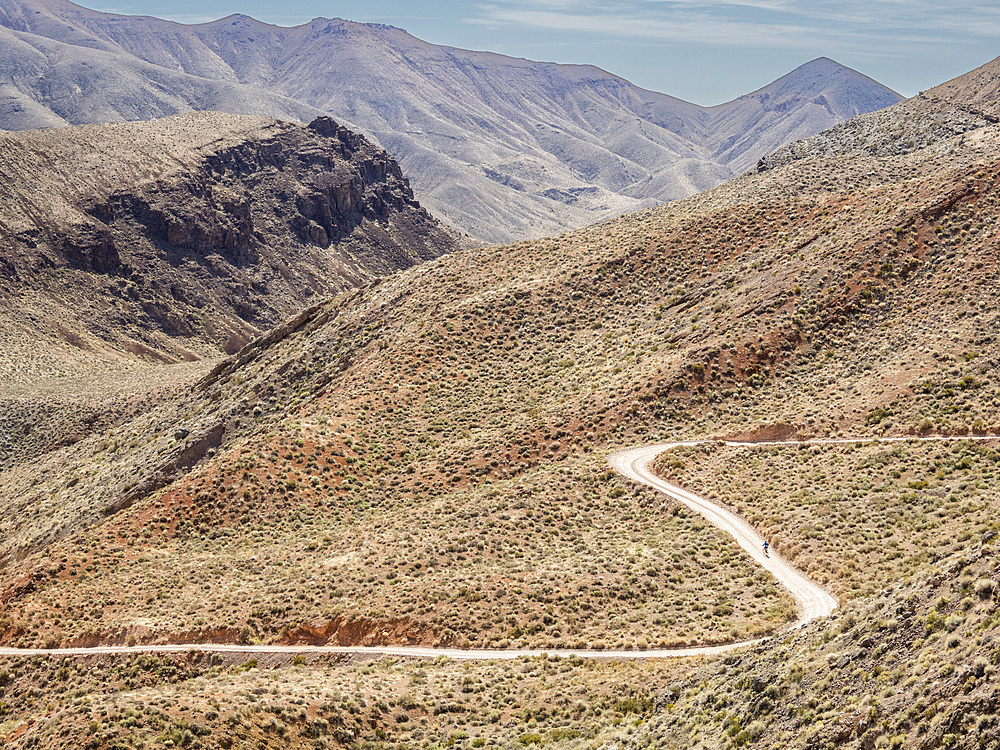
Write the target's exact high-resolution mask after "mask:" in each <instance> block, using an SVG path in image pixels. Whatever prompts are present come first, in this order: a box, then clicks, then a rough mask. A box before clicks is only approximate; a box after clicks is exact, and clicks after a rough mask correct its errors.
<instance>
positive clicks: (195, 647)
mask: <svg viewBox="0 0 1000 750" xmlns="http://www.w3.org/2000/svg"><path fill="white" fill-rule="evenodd" d="M997 439H1000V438H998V437H997V436H992V435H991V436H975V437H965V436H956V437H923V438H914V437H899V438H878V439H877V442H886V443H894V442H905V441H908V440H921V441H927V440H997ZM872 440H873V439H872V438H831V439H825V440H801V441H792V440H789V441H774V442H738V441H722V442H724V443H725V445H730V446H739V447H760V446H773V445H788V446H794V445H832V444H840V443H857V442H872ZM707 442H718V441H710V440H694V441H686V442H677V443H662V444H659V445H645V446H642V447H639V448H630V449H628V450H624V451H619V452H618V453H614V454H612V455H610V456H609V457H608V462H609V463H610V464H611V466H612V468H614V469H615V471H617V472H618V473H619V474H621V475H622V476H624V477H626V478H628V479H631V480H632V481H634V482H639V483H640V484H644V485H647V486H649V487H652V488H653V489H655V490H657V491H659V492H662V493H663V494H665V495H667V496H669V497H671V498H673V499H675V500H677V501H678V502H680V503H682V504H683V505H685V506H686V507H688V508H690V509H691V510H693V511H695V512H696V513H699V514H700V515H702V516H704V517H705V519H706V520H708V522H709V523H711V524H713V525H715V526H717V527H719V528H720V529H722V530H723V531H725V532H726V533H728V534H730V535H732V537H733V538H734V539H735V540H736V542H737V543H738V544H739V545H740V546H741V547H742V548H743V549H744V550H746V552H747V554H749V555H750V557H752V558H753V559H754V560H755V561H756V562H757V563H758V564H759V565H760V566H761V567H763V568H764V569H766V570H768V571H770V572H771V574H772V575H773V576H774V577H775V578H776V579H777V580H778V582H779V583H781V584H782V585H783V586H785V588H787V589H788V591H789V592H790V593H791V594H792V596H794V597H795V600H796V602H797V604H798V609H799V618H798V620H796V621H795V623H793V625H792V626H791V627H792V628H796V627H801V626H802V625H805V624H806V623H807V622H810V621H812V620H815V619H816V618H818V617H825V616H827V615H829V614H830V613H831V612H833V610H834V609H836V607H837V600H836V599H834V598H833V596H831V595H830V594H829V593H828V592H827V591H826V590H824V589H823V588H822V587H821V586H819V584H817V583H815V582H813V581H811V580H809V578H808V577H806V575H805V574H804V573H802V572H801V571H800V570H798V569H797V568H795V567H793V566H792V565H791V564H789V563H788V562H787V561H785V560H784V559H782V558H781V557H780V556H779V555H777V554H774V553H772V554H770V555H765V554H764V551H763V544H764V539H763V538H762V537H761V536H760V534H758V533H757V532H756V531H755V530H754V528H753V527H752V526H751V525H750V524H749V523H747V522H746V521H745V520H744V519H742V518H741V517H740V516H738V515H736V514H735V513H733V512H732V511H729V510H727V509H725V508H723V507H722V506H720V505H717V504H716V503H713V502H711V501H709V500H706V499H705V498H703V497H699V496H698V495H695V494H694V493H691V492H688V491H687V490H684V489H682V488H681V487H677V486H676V485H673V484H670V483H669V482H667V481H664V480H663V479H661V478H660V477H658V476H656V475H655V474H653V472H652V471H651V469H650V468H649V467H650V464H652V462H653V459H655V458H656V456H657V455H659V454H660V453H662V452H663V451H667V450H670V449H672V448H676V447H678V446H682V445H699V444H702V443H707ZM762 640H764V639H757V640H752V641H741V642H738V643H727V644H722V645H718V646H692V647H687V648H674V649H647V650H634V651H603V650H602V651H588V650H577V649H495V650H490V649H459V648H431V647H422V646H280V645H247V644H229V643H183V644H160V645H143V646H89V647H74V648H54V649H32V648H0V656H38V655H50V656H81V655H95V654H96V655H99V654H140V653H150V652H155V653H177V652H181V653H183V652H189V651H197V652H212V653H226V652H228V653H240V654H367V655H383V656H409V657H418V658H426V659H434V658H437V657H441V656H443V657H447V658H449V659H460V660H475V659H478V660H490V659H516V658H519V657H522V656H542V655H546V654H547V655H549V656H561V657H570V656H577V657H581V658H585V659H667V658H673V657H679V656H711V655H715V654H722V653H725V652H727V651H732V650H733V649H737V648H742V647H745V646H751V645H754V644H756V643H760V642H761V641H762Z"/></svg>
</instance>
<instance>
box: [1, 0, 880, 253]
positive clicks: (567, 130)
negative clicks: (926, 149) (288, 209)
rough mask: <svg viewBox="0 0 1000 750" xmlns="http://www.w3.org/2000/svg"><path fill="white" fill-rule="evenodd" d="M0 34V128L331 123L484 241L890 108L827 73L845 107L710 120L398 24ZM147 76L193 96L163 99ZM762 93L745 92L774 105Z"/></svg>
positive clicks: (585, 72)
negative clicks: (187, 114)
mask: <svg viewBox="0 0 1000 750" xmlns="http://www.w3.org/2000/svg"><path fill="white" fill-rule="evenodd" d="M0 23H3V24H5V25H7V26H17V27H18V28H20V29H21V30H20V31H18V32H10V31H9V30H8V31H7V32H6V33H7V34H8V35H10V34H15V35H16V34H20V35H21V36H20V37H17V39H16V44H18V45H20V47H19V48H18V49H22V50H23V51H22V52H20V53H15V52H14V51H13V50H12V45H14V44H15V42H11V43H10V44H9V45H8V49H7V53H6V54H4V52H3V48H2V47H0V62H2V63H4V64H6V65H7V66H8V67H9V68H11V69H14V70H16V69H17V62H18V60H20V59H22V58H25V57H26V56H29V57H31V59H32V60H34V63H33V65H34V66H35V67H34V68H33V69H32V70H33V71H34V72H31V71H28V72H25V73H24V74H18V75H16V76H14V77H13V78H12V81H13V83H12V84H10V85H8V86H7V88H6V89H4V91H6V93H7V95H8V98H9V100H8V103H7V104H6V105H4V103H3V101H2V100H0V125H3V126H5V127H26V126H30V125H31V124H32V122H34V123H36V124H41V125H48V124H57V123H59V122H61V121H64V120H66V119H69V120H74V117H75V118H76V120H79V119H81V118H83V119H91V120H93V119H102V118H103V119H115V118H116V117H124V118H125V119H136V118H137V117H142V114H141V111H142V110H143V107H145V108H146V111H147V116H150V115H153V116H156V115H164V114H172V113H174V112H175V111H179V110H180V109H182V108H184V107H187V106H190V107H193V108H195V109H204V108H222V109H229V110H236V111H238V112H239V113H256V114H264V115H268V116H275V117H279V118H282V119H288V118H291V119H300V120H303V119H305V120H311V119H313V118H314V117H315V116H317V115H318V114H319V113H320V112H328V113H330V114H331V115H332V116H333V117H335V118H336V119H337V120H338V121H341V122H344V123H345V124H346V125H348V126H350V127H351V128H353V129H355V130H359V131H361V132H363V133H365V134H366V135H367V136H369V137H370V138H372V139H373V140H374V141H375V142H377V143H379V144H380V145H382V146H383V147H384V148H386V149H387V150H388V151H390V152H391V153H392V154H393V155H394V156H395V157H396V158H397V160H399V161H400V163H401V165H402V167H403V170H404V172H405V173H406V174H407V175H408V176H409V177H410V178H411V180H412V182H413V185H414V189H415V191H416V193H417V196H418V198H419V199H420V200H421V201H422V202H423V203H424V204H425V205H426V206H427V207H428V208H429V209H430V210H431V211H432V212H433V213H434V214H435V215H437V216H439V217H441V218H443V219H445V220H446V221H449V222H450V223H451V224H452V225H454V226H458V227H460V228H461V229H462V230H463V231H465V232H467V233H469V234H472V235H474V236H477V237H480V238H482V239H485V240H487V241H491V242H502V241H508V240H511V239H520V238H525V237H538V236H542V235H545V234H551V233H554V232H558V231H563V230H565V229H567V228H570V227H577V226H581V225H584V224H589V223H592V222H594V221H597V220H600V219H604V218H608V217H610V216H613V215H617V214H620V213H623V212H626V211H629V210H635V209H639V208H643V207H646V206H649V205H653V204H654V203H658V202H663V201H666V200H673V199H676V198H680V197H685V196H687V195H690V194H692V193H694V192H698V191H700V190H703V189H705V188H708V187H712V186H714V185H717V184H719V183H720V182H722V181H724V180H726V179H729V178H730V177H732V176H733V175H734V174H737V173H739V172H740V171H743V170H744V169H746V168H748V167H750V166H753V164H754V163H756V161H757V160H758V159H759V158H760V157H762V156H764V154H765V152H769V151H772V150H774V148H776V147H778V146H781V145H784V144H785V143H787V142H788V141H789V140H793V139H796V138H799V137H802V136H805V135H811V134H813V133H815V132H817V131H818V130H822V129H824V128H826V127H828V126H830V125H832V124H834V123H835V122H839V121H840V120H842V119H845V118H846V117H848V116H851V115H853V114H855V113H856V111H857V110H858V108H859V106H860V107H861V108H863V109H869V108H871V107H878V106H884V105H887V104H891V103H894V102H895V101H898V98H899V97H898V95H897V94H895V93H894V92H891V91H889V90H888V89H885V88H884V87H881V86H880V85H879V84H876V83H874V82H873V81H871V79H868V78H866V77H863V76H861V75H860V74H858V73H856V72H855V71H850V69H847V68H843V67H842V66H841V67H840V68H838V69H837V70H839V71H840V72H839V73H838V74H837V75H834V76H833V77H834V78H835V79H836V78H838V76H840V77H841V78H844V80H845V81H847V83H845V84H843V85H844V86H845V87H846V90H847V94H846V95H845V96H834V95H832V94H831V95H830V96H828V99H829V100H830V101H829V106H827V107H823V106H821V105H817V104H813V103H811V102H810V101H808V100H807V99H804V98H803V97H798V98H796V96H795V95H794V92H784V94H782V97H783V98H781V101H780V102H779V106H780V107H782V108H784V109H782V110H781V111H776V110H775V108H774V107H773V106H772V105H771V104H769V103H768V101H767V100H764V99H762V98H761V97H760V96H758V97H756V98H755V97H754V95H753V94H749V95H746V96H745V97H742V98H740V99H736V100H733V101H732V102H728V103H725V104H723V105H716V106H715V107H711V108H706V107H700V106H698V105H695V104H692V103H690V102H685V101H683V100H680V99H677V98H676V97H671V96H669V95H666V94H660V93H657V92H652V91H647V90H644V89H641V88H639V87H637V86H634V85H633V84H631V83H629V82H628V81H627V80H625V79H623V78H621V77H619V76H616V75H614V74H611V73H608V72H607V71H603V70H601V69H600V68H597V67H595V66H574V65H566V64H560V63H545V62H535V61H531V60H526V59H523V58H513V57H507V56H503V55H499V54H496V53H492V52H483V51H471V50H463V49H459V48H456V47H447V46H441V45H434V44H431V43H428V42H425V41H422V40H420V39H417V38H416V37H413V36H412V35H410V34H409V33H407V32H406V31H404V30H402V29H399V28H397V27H392V26H385V25H382V24H358V23H354V22H350V21H344V20H341V19H325V18H316V19H313V20H312V21H309V22H308V23H305V24H301V25H299V26H294V27H280V26H273V25H269V24H264V23H262V22H259V21H256V20H255V19H252V18H251V17H249V16H245V15H231V16H228V17H226V18H225V19H219V20H217V21H212V22H208V23H204V24H193V25H183V24H176V23H173V22H165V21H161V20H159V19H155V18H152V17H134V16H108V15H104V14H101V13H98V12H96V11H90V10H87V9H86V8H82V7H81V6H77V5H74V4H72V3H68V2H53V1H52V0H44V1H43V0H0ZM45 40H49V41H45ZM52 40H55V41H52ZM53 44H58V45H69V46H59V48H58V49H59V52H58V54H59V56H60V57H61V58H65V59H72V57H73V55H74V49H77V50H82V52H80V54H81V55H82V56H83V57H85V58H90V59H92V60H93V63H92V68H93V69H89V70H83V69H80V68H74V67H73V66H72V65H67V63H66V62H65V61H63V62H60V63H58V64H57V65H56V66H55V67H54V68H53V67H52V66H53V63H52V62H50V60H51V58H52V55H53V54H55V52H54V51H53V49H51V45H53ZM33 45H34V46H33ZM74 45H77V46H74ZM80 45H82V46H80ZM36 48H37V49H36ZM29 49H30V50H34V51H33V52H29V51H28V50H29ZM815 62H816V61H813V62H812V63H807V64H806V65H804V66H800V68H799V69H797V70H799V71H802V70H805V71H808V70H809V69H810V67H813V68H815V65H814V63H815ZM151 65H152V66H155V68H149V66H151ZM47 66H48V67H47ZM828 67H829V66H828ZM39 71H45V77H46V78H47V79H48V80H51V81H52V84H51V85H54V86H55V87H56V88H57V89H60V87H61V89H60V90H63V91H64V93H63V94H61V97H62V98H60V99H58V100H55V101H52V102H49V101H48V100H47V99H46V97H45V95H43V94H41V93H40V89H39V88H38V85H37V82H36V81H35V79H34V78H32V76H35V77H36V78H37V76H38V75H40V73H39ZM124 71H129V74H128V80H129V83H128V84H127V86H126V84H125V83H124V82H123V81H122V80H121V74H122V73H123V72H124ZM793 73H794V71H793ZM789 75H792V74H789ZM800 76H801V73H800ZM845 77H846V78H845ZM88 78H89V79H92V81H93V82H92V83H91V84H87V85H84V86H83V88H82V90H80V91H77V89H80V88H81V87H80V86H79V85H77V84H78V83H79V82H80V81H83V82H84V83H86V81H87V80H88ZM105 78H107V79H110V80H112V81H114V84H113V85H112V86H111V87H110V89H112V90H113V88H114V86H119V87H120V86H125V89H124V90H126V91H128V92H129V93H128V94H127V95H126V96H124V97H120V98H119V99H115V96H116V95H114V94H111V93H109V92H108V89H109V87H108V86H102V85H101V84H100V82H101V81H102V80H104V79H105ZM787 78H788V76H785V77H783V79H779V80H784V79H787ZM158 79H163V80H165V81H169V84H167V88H170V89H171V90H174V91H182V92H187V93H185V94H184V95H183V96H178V97H173V98H170V97H167V98H164V97H163V95H162V93H161V92H160V88H162V86H159V85H157V84H156V83H155V81H156V80H158ZM791 80H793V81H794V80H798V79H797V78H795V77H794V76H793V78H792V79H791ZM149 81H152V82H153V83H152V84H151V85H147V83H146V82H149ZM47 85H49V84H47ZM773 85H774V84H769V86H773ZM838 85H841V84H838ZM767 89H768V87H764V88H763V89H760V90H758V92H754V93H756V94H759V93H760V92H766V93H768V97H769V98H770V97H771V95H772V93H774V94H776V93H777V92H767ZM786 94H787V95H786ZM812 98H815V96H813V97H812ZM859 102H860V103H861V104H858V103H859ZM49 104H51V105H52V106H51V107H49V109H48V110H47V109H46V107H48V106H49ZM70 105H72V106H70ZM855 105H858V106H855ZM74 107H75V112H76V113H77V114H74V109H73V108H74ZM15 109H16V110H17V111H15ZM50 110H51V111H50ZM46 112H49V113H48V114H46ZM80 113H82V114H80ZM116 113H117V114H116Z"/></svg>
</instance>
